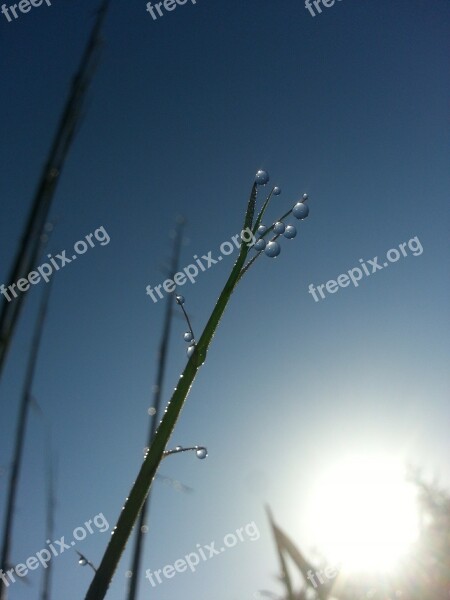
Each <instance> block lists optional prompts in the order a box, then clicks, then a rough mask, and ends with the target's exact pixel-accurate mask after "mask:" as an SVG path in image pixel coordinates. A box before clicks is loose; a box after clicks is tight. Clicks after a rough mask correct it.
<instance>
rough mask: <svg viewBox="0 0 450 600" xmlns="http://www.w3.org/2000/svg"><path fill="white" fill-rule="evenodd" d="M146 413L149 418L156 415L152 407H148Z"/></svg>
mask: <svg viewBox="0 0 450 600" xmlns="http://www.w3.org/2000/svg"><path fill="white" fill-rule="evenodd" d="M147 412H148V414H149V415H150V416H153V415H156V408H154V407H153V406H150V408H149V409H148V410H147Z"/></svg>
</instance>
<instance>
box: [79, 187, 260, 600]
mask: <svg viewBox="0 0 450 600" xmlns="http://www.w3.org/2000/svg"><path fill="white" fill-rule="evenodd" d="M256 189H257V188H256V184H254V185H253V187H252V192H251V195H250V199H249V202H248V206H247V212H246V215H245V219H244V225H243V227H242V229H243V230H244V229H246V228H247V227H248V228H251V227H252V226H253V217H254V212H255V204H256ZM248 252H249V247H248V246H247V245H246V244H245V243H242V244H241V248H240V252H239V256H238V258H237V260H236V262H235V264H234V266H233V269H232V271H231V274H230V276H229V278H228V280H227V282H226V284H225V286H224V288H223V290H222V293H221V294H220V296H219V299H218V300H217V302H216V305H215V307H214V310H213V312H212V314H211V316H210V318H209V320H208V322H207V324H206V326H205V329H204V330H203V333H202V335H201V337H200V339H199V341H198V343H197V345H196V347H195V350H194V352H193V354H192V355H191V357H190V358H189V360H188V362H187V365H186V367H185V369H184V371H183V374H182V376H181V377H180V379H179V382H178V385H177V387H176V388H175V391H174V393H173V395H172V398H171V400H170V402H169V404H168V406H167V409H166V412H165V413H164V417H163V419H162V421H161V423H160V425H159V427H158V429H157V431H156V433H155V436H154V438H153V442H152V444H151V446H150V449H149V452H148V454H147V456H146V458H145V459H144V461H143V463H142V466H141V469H140V471H139V474H138V476H137V479H136V481H135V483H134V485H133V487H132V489H131V492H130V495H129V497H128V499H127V501H126V502H125V505H124V507H123V509H122V512H121V514H120V517H119V520H118V521H117V525H116V527H115V529H114V530H113V532H112V534H111V539H110V542H109V544H108V547H107V548H106V552H105V554H104V556H103V559H102V562H101V563H100V566H99V568H98V570H97V573H96V574H95V576H94V579H93V581H92V583H91V585H90V587H89V590H88V592H87V594H86V600H103V598H104V597H105V595H106V592H107V591H108V588H109V585H110V582H111V580H112V578H113V575H114V572H115V570H116V568H117V566H118V564H119V561H120V557H121V555H122V553H123V551H124V549H125V546H126V544H127V541H128V538H129V537H130V534H131V531H132V529H133V526H134V524H135V522H136V520H137V518H138V515H139V512H140V510H141V508H142V506H143V504H144V502H145V500H146V498H147V495H148V493H149V489H150V486H151V483H152V481H153V479H154V477H155V474H156V471H157V469H158V466H159V464H160V462H161V460H162V458H163V453H164V451H165V449H166V446H167V443H168V441H169V439H170V436H171V434H172V432H173V430H174V427H175V424H176V422H177V420H178V417H179V415H180V412H181V409H182V408H183V405H184V403H185V400H186V398H187V395H188V393H189V391H190V389H191V387H192V384H193V382H194V379H195V377H196V375H197V372H198V370H199V368H200V367H201V365H202V364H203V363H204V362H205V359H206V355H207V352H208V348H209V345H210V344H211V341H212V339H213V337H214V334H215V332H216V329H217V326H218V325H219V322H220V320H221V318H222V316H223V313H224V311H225V309H226V307H227V304H228V302H229V300H230V298H231V295H232V293H233V291H234V289H235V287H236V285H237V283H238V281H239V278H240V273H241V269H242V267H243V265H244V263H245V260H246V258H247V255H248Z"/></svg>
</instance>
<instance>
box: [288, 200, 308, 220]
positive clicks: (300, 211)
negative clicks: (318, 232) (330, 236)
mask: <svg viewBox="0 0 450 600" xmlns="http://www.w3.org/2000/svg"><path fill="white" fill-rule="evenodd" d="M292 214H293V215H294V217H296V218H297V219H306V217H307V216H308V214H309V206H308V205H307V204H303V202H297V204H296V205H295V206H294V208H293V209H292Z"/></svg>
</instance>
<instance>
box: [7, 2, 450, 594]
mask: <svg viewBox="0 0 450 600" xmlns="http://www.w3.org/2000/svg"><path fill="white" fill-rule="evenodd" d="M92 6H93V3H89V2H87V1H86V0H84V1H83V2H67V3H62V2H61V3H60V2H57V1H55V2H53V4H52V5H51V6H50V7H47V6H42V7H39V8H33V9H32V11H30V12H29V13H27V14H23V15H21V16H20V18H19V19H17V20H16V21H14V22H11V23H8V22H7V21H6V19H5V18H4V17H3V16H2V15H0V16H1V17H2V18H1V20H0V28H1V34H0V45H1V51H0V69H1V74H2V81H3V82H4V83H3V93H2V95H1V98H0V105H1V114H2V136H1V137H2V144H1V148H0V162H1V164H2V167H3V168H2V178H1V180H0V190H1V198H2V204H1V212H2V218H1V220H0V256H1V262H0V282H6V281H5V280H6V277H7V272H8V269H9V266H10V263H11V260H12V257H13V254H14V251H15V248H16V244H17V241H18V238H19V236H20V234H21V231H22V228H23V226H24V222H25V219H26V215H27V211H28V209H29V206H30V203H31V198H32V194H33V191H34V189H35V186H36V183H37V180H38V177H39V173H40V170H41V168H42V165H43V161H44V159H45V155H46V152H47V150H48V148H49V144H50V142H51V138H52V134H53V131H54V129H55V126H56V123H57V119H58V116H59V114H60V112H61V109H62V106H63V103H64V100H65V97H66V94H67V89H68V84H69V81H70V77H71V75H72V73H73V71H74V69H75V67H76V65H77V63H78V61H79V57H80V53H81V51H82V49H83V46H84V42H85V40H86V37H87V35H88V31H89V28H90V26H91V23H92ZM449 21H450V10H449V5H448V3H447V2H444V0H435V2H433V3H430V2H425V1H419V0H408V1H406V0H403V1H400V2H396V3H393V2H389V1H388V0H377V1H375V0H372V1H370V0H367V1H366V2H356V0H342V1H341V2H337V3H336V4H335V5H334V6H333V7H330V8H328V9H324V10H323V13H322V14H321V15H317V16H316V17H314V18H313V17H312V16H311V15H310V14H309V13H308V11H307V10H305V7H304V4H303V2H301V0H284V1H283V2H277V1H276V0H262V1H261V0H246V2H240V1H238V0H231V1H229V2H217V1H215V2H213V1H212V0H210V1H207V0H198V2H197V4H196V5H191V3H188V4H186V5H185V6H180V7H178V8H177V10H175V11H174V12H173V13H167V14H166V15H165V16H164V17H162V18H160V19H158V20H157V21H153V20H152V18H151V17H150V15H149V14H148V13H147V12H146V11H145V3H144V2H134V3H125V2H119V1H116V2H113V4H112V8H111V12H110V14H109V15H108V18H107V21H106V24H105V28H104V37H105V45H104V48H103V52H102V59H101V63H100V65H99V68H98V72H97V74H96V76H95V80H94V82H93V85H92V88H91V91H90V93H89V101H88V105H87V111H86V117H85V120H84V123H83V127H82V129H81V131H80V133H79V135H78V136H77V139H76V142H75V144H74V146H73V149H72V150H71V152H70V156H69V159H68V162H67V165H66V168H65V170H64V174H63V176H62V178H61V181H60V185H59V187H58V191H57V195H56V198H55V203H54V206H53V210H52V216H54V217H57V218H58V226H57V229H56V230H55V233H54V235H53V237H52V242H51V248H52V250H51V251H52V252H59V251H60V250H62V249H69V248H71V247H73V244H74V243H75V242H76V241H77V240H79V239H82V238H83V237H84V236H85V235H87V234H89V233H91V232H93V231H94V230H95V229H97V228H98V227H100V226H103V227H104V228H105V229H106V231H107V232H108V234H109V236H110V239H111V241H110V243H109V244H108V245H105V246H99V245H97V247H95V248H92V249H90V250H89V251H88V252H87V253H86V254H85V255H84V256H83V257H82V260H79V261H77V262H76V263H75V264H71V265H67V266H66V267H65V269H64V270H63V271H61V272H59V273H57V274H56V275H55V278H54V287H53V292H52V298H51V306H50V312H49V317H48V323H47V327H46V331H45V336H44V339H43V344H42V351H41V355H40V361H39V369H38V373H37V377H36V382H35V389H34V394H35V396H36V398H37V400H38V402H39V404H40V406H41V407H42V409H43V411H44V412H45V414H46V418H47V420H48V422H49V423H51V427H52V430H53V435H54V444H55V447H56V449H57V460H58V508H57V514H56V533H57V537H58V538H60V537H61V536H62V535H66V536H69V537H70V534H71V532H72V530H73V529H74V528H75V527H77V526H80V525H82V524H83V523H84V522H85V521H86V520H88V519H90V518H92V517H93V516H94V515H96V514H98V513H100V512H103V513H104V515H105V516H106V517H107V519H108V521H109V522H110V524H111V526H112V525H113V523H114V522H115V520H116V518H117V515H118V513H119V511H120V508H121V506H122V502H123V500H124V499H125V497H126V496H127V493H128V491H129V488H130V485H131V483H132V481H133V479H134V477H135V475H136V473H137V470H138V468H139V463H140V461H141V459H142V448H143V446H144V445H145V443H144V442H145V437H146V431H147V427H148V416H147V408H148V407H149V406H150V403H151V388H152V384H153V381H154V377H155V369H156V356H157V344H158V340H159V336H160V331H161V324H162V318H163V312H164V305H163V302H159V303H158V304H153V303H152V301H151V300H150V298H149V297H148V296H147V295H146V294H145V287H146V286H147V285H148V284H151V285H156V284H158V283H162V281H163V279H164V277H163V275H162V274H161V271H160V266H161V263H162V262H163V261H164V260H166V259H167V257H168V256H169V255H170V239H169V231H170V230H171V228H172V227H173V223H174V219H175V217H176V215H177V214H180V213H181V214H183V215H185V216H186V218H187V220H188V223H187V227H186V236H187V238H189V239H188V240H187V242H186V244H185V245H184V246H183V255H182V264H183V265H187V264H189V263H190V262H192V256H193V255H194V254H197V255H202V254H206V253H207V252H208V251H210V250H212V251H213V253H214V254H216V253H217V248H218V246H219V245H220V243H221V242H223V241H225V240H228V239H230V238H231V236H232V235H234V234H236V233H237V232H238V231H239V228H240V225H241V221H242V215H243V211H244V209H245V205H246V202H247V198H248V194H249V191H250V188H251V185H252V181H253V177H254V173H255V172H256V170H257V169H259V168H266V169H267V170H268V171H269V172H270V175H271V183H273V184H278V185H280V186H281V187H282V194H281V195H280V196H279V197H277V198H276V199H275V200H274V201H273V204H272V209H271V211H272V212H271V215H270V219H275V218H276V217H278V216H280V215H281V214H283V213H284V212H285V211H286V210H287V209H289V208H290V207H291V206H292V205H293V203H294V202H295V201H297V200H298V199H299V198H300V196H301V195H302V194H303V193H304V192H308V194H309V196H310V201H309V202H310V208H311V212H310V216H309V217H308V219H307V220H305V221H304V222H302V223H301V225H300V227H299V235H298V236H297V237H296V238H295V240H293V241H289V240H285V241H284V243H283V245H282V252H281V254H280V256H279V257H278V258H277V259H275V260H271V259H269V258H266V257H261V258H260V259H259V260H258V261H257V263H256V264H255V267H254V268H253V269H252V270H251V271H250V272H249V274H248V277H247V278H246V280H245V279H244V281H243V282H242V285H240V287H239V288H238V289H237V291H236V294H235V296H234V298H233V299H232V302H231V304H230V306H229V309H228V310H227V312H226V314H225V317H224V320H223V322H222V324H221V327H220V330H219V332H218V334H217V336H216V338H215V340H214V343H213V345H212V347H211V350H210V352H209V355H208V361H207V363H206V364H205V366H204V368H203V369H202V371H201V373H200V374H199V377H198V380H197V381H196V384H195V386H194V388H193V390H192V392H191V394H190V396H189V398H188V402H187V405H186V407H185V409H184V411H183V413H182V417H181V419H180V421H179V424H178V426H177V429H176V432H175V434H174V436H173V440H172V441H173V445H176V444H177V443H180V444H184V445H188V444H189V445H190V444H204V445H206V446H207V447H208V450H209V457H208V459H207V460H206V461H199V460H197V459H196V458H195V457H194V456H190V455H184V456H176V457H170V458H168V459H167V462H165V463H164V464H163V466H162V467H161V472H162V473H164V474H165V475H170V476H172V477H175V478H177V479H180V480H182V481H183V482H184V483H186V484H187V485H189V486H191V487H193V488H194V489H195V493H193V494H191V495H182V494H178V493H176V492H174V491H173V490H172V489H170V488H168V487H166V486H163V485H161V484H159V483H156V484H155V487H154V491H155V493H154V496H153V501H152V512H151V519H150V523H149V527H150V533H149V541H148V543H147V549H146V555H145V565H144V566H145V568H150V569H152V570H155V569H158V568H162V567H163V566H164V565H165V564H167V563H173V562H174V561H175V560H176V559H178V558H181V557H183V556H184V555H185V554H186V553H188V552H191V551H194V550H195V548H196V544H197V543H200V544H209V543H210V541H212V540H218V539H221V538H223V536H224V535H226V534H227V533H230V532H233V531H235V530H236V529H237V528H239V527H242V526H244V525H245V524H247V523H249V522H251V521H255V522H256V524H257V525H258V527H259V530H260V532H261V538H260V539H259V540H258V541H256V542H252V543H250V542H246V543H245V544H241V545H238V546H236V548H234V549H230V550H229V551H227V553H225V554H223V555H222V556H220V557H216V558H215V559H214V560H211V561H210V562H208V563H205V564H204V565H202V567H201V569H200V568H199V569H198V572H196V573H195V574H191V573H184V574H179V575H177V577H175V578H174V579H172V580H170V581H166V582H165V583H164V584H163V585H161V587H160V588H158V590H157V593H156V592H155V593H154V596H155V597H158V598H159V599H160V600H170V599H171V598H173V597H177V596H179V595H180V594H183V597H184V598H186V600H189V599H194V598H198V597H202V596H204V595H205V593H206V592H208V594H209V595H210V594H211V591H212V590H213V591H214V597H215V599H216V600H235V599H236V600H237V598H243V597H247V598H251V597H252V594H253V593H254V591H255V590H257V589H262V588H266V589H267V588H271V589H277V583H276V581H275V579H274V575H275V574H276V573H277V569H278V564H277V560H276V555H275V551H274V548H273V544H272V539H271V535H270V532H269V529H268V526H267V520H266V517H265V513H264V503H265V502H267V503H269V504H270V505H271V507H272V509H273V511H274V513H275V515H276V517H277V518H278V520H279V522H280V524H281V525H283V526H284V527H285V529H287V530H289V532H290V533H291V535H292V537H293V538H294V539H295V540H296V541H297V542H298V543H299V544H301V545H302V546H304V547H305V548H307V547H309V546H310V545H311V544H313V543H314V540H313V539H310V538H309V537H308V536H306V533H305V532H306V523H305V519H306V516H305V513H304V510H303V509H304V507H305V505H306V504H305V503H306V501H307V499H308V491H309V490H310V489H311V486H312V485H313V483H314V480H315V478H316V477H317V474H318V473H320V472H321V471H322V470H323V469H324V468H325V467H326V466H327V465H329V464H330V462H331V461H333V460H334V459H335V458H336V457H337V456H340V455H343V454H345V453H347V452H353V453H363V452H365V451H373V452H384V453H388V454H389V455H391V456H396V457H398V456H400V457H401V458H402V459H404V460H406V461H411V462H413V463H415V464H418V465H420V466H422V467H423V468H424V470H425V471H426V472H427V473H428V474H430V476H432V475H434V474H437V475H439V476H440V478H441V480H442V482H443V483H446V484H447V485H449V483H450V472H449V470H448V464H447V461H446V458H447V457H448V455H449V450H450V443H449V438H448V423H449V417H450V410H449V407H448V389H449V381H448V374H447V372H448V368H446V367H447V362H448V361H447V360H446V359H447V357H448V349H449V348H448V346H449V344H448V325H449V322H448V296H449V283H448V263H449V260H448V259H449V255H448V225H449V210H448V194H449V188H450V186H449V183H450V181H449V179H450V178H449V175H448V143H449V136H448V96H449V91H450V80H449V76H448V52H449V45H448V35H446V33H447V31H448V25H449ZM268 224H270V223H268ZM415 236H417V237H418V238H419V240H420V242H421V245H422V247H423V253H422V254H421V255H420V256H412V254H411V253H409V255H408V256H407V257H404V258H401V259H400V260H399V261H398V262H397V263H395V264H392V265H390V266H389V267H388V268H387V269H385V270H382V271H378V272H377V273H375V274H373V275H372V276H370V277H366V278H364V279H363V280H362V281H361V283H360V285H359V287H358V288H354V287H353V286H350V287H347V288H345V289H340V290H339V292H338V293H336V294H334V295H329V294H328V295H327V298H326V299H325V300H323V301H321V302H319V303H316V302H314V300H313V298H312V297H311V295H310V294H308V285H309V284H310V283H313V284H314V285H315V286H317V285H319V284H324V283H326V282H327V281H328V280H330V279H336V278H337V276H338V275H339V274H341V273H345V272H347V271H348V270H349V269H351V268H353V267H357V266H358V265H359V259H360V258H362V259H364V260H367V259H372V258H373V257H374V256H380V257H381V256H384V255H385V254H386V252H387V251H388V250H389V249H390V248H394V247H398V246H399V245H400V244H401V243H404V242H407V241H408V240H410V239H411V238H413V237H415ZM232 262H233V258H232V256H230V257H229V258H227V259H224V260H223V261H222V262H221V263H220V264H218V265H216V266H214V268H211V269H210V270H208V271H207V272H205V273H204V274H203V275H202V276H201V277H199V278H198V281H197V283H196V284H195V285H190V284H189V285H186V286H184V288H183V295H184V296H185V297H186V308H187V309H188V311H189V312H190V314H191V315H192V319H193V326H194V329H195V330H196V331H201V328H202V326H203V325H204V324H205V322H206V320H207V318H208V315H209V313H210V311H211V309H212V307H213V305H214V301H215V299H216V298H217V296H218V293H219V291H220V289H221V286H222V285H223V282H224V280H225V278H226V277H227V273H228V271H229V270H230V268H231V265H232ZM42 291H43V287H42V285H38V286H36V287H35V289H33V290H31V291H30V292H27V301H26V308H25V312H24V314H23V318H22V320H21V322H20V327H19V330H18V333H17V336H16V339H15V340H14V344H13V347H12V350H11V353H10V355H9V361H8V365H7V369H6V371H5V374H4V378H3V381H2V382H1V386H0V395H1V398H0V406H1V423H0V464H1V465H2V466H3V467H7V465H8V462H9V460H10V453H11V446H12V440H13V431H14V427H15V422H16V417H17V406H18V400H19V397H20V391H21V381H22V376H23V373H24V368H25V360H26V356H27V351H28V348H29V342H30V333H31V330H32V327H33V323H34V317H35V314H36V310H37V307H38V304H39V298H40V296H41V295H42ZM184 330H185V326H184V324H183V322H182V320H181V319H176V320H175V323H174V328H173V338H172V340H171V352H170V361H169V367H168V373H167V380H166V386H165V394H164V399H165V400H167V399H168V398H169V395H170V389H171V388H172V387H173V386H174V385H175V382H176V380H177V378H178V375H179V373H180V371H181V369H182V368H183V365H184V363H185V361H186V356H185V344H184V342H183V340H182V334H183V331H184ZM43 443H44V442H43V425H42V420H41V419H40V417H39V416H38V415H35V414H33V416H32V418H31V420H30V429H29V437H28V442H27V450H26V466H25V468H24V471H23V477H22V481H21V487H20V500H19V506H18V512H17V520H16V528H15V538H14V548H13V556H14V561H15V562H22V561H23V560H25V559H26V558H27V557H28V556H30V555H32V554H35V553H36V552H37V551H38V550H39V549H40V548H42V547H43V542H45V538H44V536H45V532H44V527H43V522H44V519H43V510H44V494H45V488H44V459H43ZM5 490H6V476H5V475H3V476H2V477H0V508H1V509H3V506H4V496H5ZM107 535H109V534H107V533H104V534H100V533H97V534H96V535H93V536H89V538H88V539H87V540H86V541H84V542H81V543H80V546H79V549H80V551H81V552H84V553H86V555H88V556H89V557H90V558H91V560H92V561H93V562H94V563H98V562H99V561H100V558H101V555H102V552H103V549H104V547H105V545H106V541H107ZM54 567H55V575H54V576H55V582H54V592H55V597H57V596H58V595H61V594H62V593H63V592H64V597H68V598H74V599H75V598H83V597H84V593H85V591H86V589H87V587H88V585H89V581H90V573H89V571H88V570H87V569H81V568H79V567H78V565H77V561H76V556H75V555H74V553H73V552H72V551H71V552H66V553H64V555H62V556H60V557H58V558H57V559H55V562H54ZM128 568H129V552H127V553H126V555H125V557H124V559H123V561H122V563H121V566H120V569H119V571H118V573H117V575H116V578H115V580H114V582H113V585H112V587H111V591H110V594H109V596H108V597H109V598H111V600H118V599H119V598H123V597H124V596H123V592H124V588H125V585H126V579H125V575H124V574H125V571H126V570H128ZM41 574H42V571H36V572H35V573H33V577H31V578H30V585H31V587H27V586H25V585H23V584H16V585H15V586H14V588H13V589H12V591H11V594H10V597H11V599H12V600H25V599H26V600H30V599H31V598H38V586H39V579H40V576H41ZM223 582H225V584H226V585H223ZM148 589H151V586H150V585H149V583H148V582H146V581H145V580H144V581H143V583H142V595H141V597H149V596H147V594H148ZM68 590H70V592H69V591H68Z"/></svg>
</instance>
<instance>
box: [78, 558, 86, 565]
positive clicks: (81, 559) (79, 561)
mask: <svg viewBox="0 0 450 600" xmlns="http://www.w3.org/2000/svg"><path fill="white" fill-rule="evenodd" d="M78 564H79V565H81V566H82V567H85V566H86V565H87V560H86V559H85V558H82V557H81V556H80V558H79V559H78Z"/></svg>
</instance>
